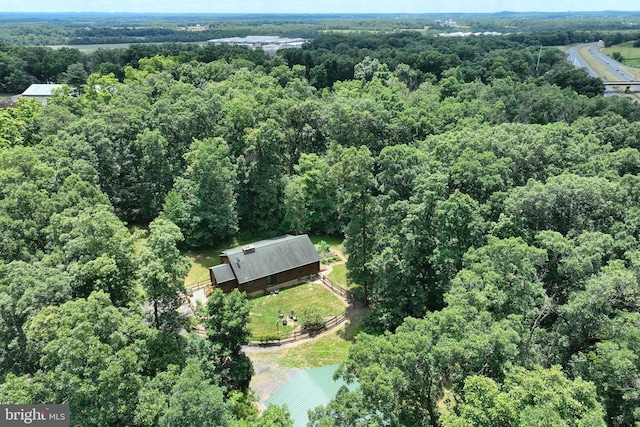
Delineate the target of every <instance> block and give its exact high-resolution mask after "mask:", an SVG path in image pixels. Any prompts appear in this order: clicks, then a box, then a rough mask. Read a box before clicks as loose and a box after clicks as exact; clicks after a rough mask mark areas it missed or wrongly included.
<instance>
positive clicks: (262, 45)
mask: <svg viewBox="0 0 640 427" xmlns="http://www.w3.org/2000/svg"><path fill="white" fill-rule="evenodd" d="M304 42H305V39H301V38H295V39H289V38H284V37H279V36H247V37H228V38H225V39H213V40H208V41H207V43H208V44H213V45H216V46H247V47H250V48H252V49H262V50H264V51H266V52H267V53H268V54H269V55H274V54H275V53H276V52H277V51H278V49H284V48H288V49H291V48H300V47H302V45H303V44H304Z"/></svg>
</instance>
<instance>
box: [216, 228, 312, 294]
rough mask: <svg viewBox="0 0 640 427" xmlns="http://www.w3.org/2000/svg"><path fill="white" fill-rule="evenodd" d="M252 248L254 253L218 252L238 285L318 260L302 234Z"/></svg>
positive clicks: (309, 242) (237, 250) (239, 251)
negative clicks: (226, 258) (226, 261)
mask: <svg viewBox="0 0 640 427" xmlns="http://www.w3.org/2000/svg"><path fill="white" fill-rule="evenodd" d="M252 245H253V247H254V248H255V251H253V252H249V253H245V252H244V251H243V247H240V246H239V247H237V248H233V249H228V250H226V251H223V252H222V254H223V255H226V256H227V257H229V265H230V266H231V268H232V269H233V273H234V274H235V276H236V277H237V278H238V283H240V284H242V283H247V282H250V281H252V280H256V279H260V278H262V277H267V276H270V275H272V274H276V273H280V272H283V271H287V270H291V269H294V268H297V267H302V266H305V265H308V264H311V263H314V262H318V261H320V256H319V255H318V252H317V251H316V248H315V247H314V246H313V243H311V239H309V236H307V235H306V234H301V235H300V236H291V235H285V236H280V237H274V238H272V239H267V240H261V241H259V242H255V243H253V244H252ZM214 274H215V272H214ZM216 277H217V276H216Z"/></svg>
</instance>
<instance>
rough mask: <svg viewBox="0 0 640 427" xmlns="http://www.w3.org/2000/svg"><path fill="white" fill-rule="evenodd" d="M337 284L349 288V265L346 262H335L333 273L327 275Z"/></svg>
mask: <svg viewBox="0 0 640 427" xmlns="http://www.w3.org/2000/svg"><path fill="white" fill-rule="evenodd" d="M327 277H328V278H329V280H331V281H332V282H333V283H335V284H336V285H339V286H341V287H342V288H344V289H349V285H348V282H347V266H346V265H345V264H334V265H333V267H331V273H329V276H327Z"/></svg>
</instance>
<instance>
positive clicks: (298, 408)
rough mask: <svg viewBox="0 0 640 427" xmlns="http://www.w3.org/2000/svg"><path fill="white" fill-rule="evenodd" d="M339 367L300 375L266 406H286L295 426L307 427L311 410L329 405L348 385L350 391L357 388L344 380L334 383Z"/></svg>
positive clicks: (311, 370)
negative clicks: (334, 376) (341, 389)
mask: <svg viewBox="0 0 640 427" xmlns="http://www.w3.org/2000/svg"><path fill="white" fill-rule="evenodd" d="M338 366H339V365H329V366H323V367H321V368H315V369H309V370H306V371H303V372H301V373H299V374H298V375H297V376H296V377H294V378H293V379H292V380H291V381H289V382H288V383H286V384H285V385H284V386H282V388H280V390H278V391H276V392H275V393H274V394H273V395H271V396H270V397H269V398H268V399H267V400H266V401H265V406H269V405H271V404H273V405H283V404H286V405H287V409H288V410H289V412H290V413H291V419H292V420H293V425H294V426H295V427H305V426H306V425H307V422H308V421H309V415H308V411H309V410H310V409H315V408H317V407H318V406H324V405H326V404H327V403H329V401H330V400H331V399H333V398H334V397H335V396H336V394H338V390H340V388H341V387H342V386H343V385H346V386H347V387H348V388H349V390H353V389H355V388H356V387H357V384H350V385H347V383H346V382H345V381H344V380H343V379H338V380H337V381H334V379H333V374H334V373H335V372H336V370H337V369H338Z"/></svg>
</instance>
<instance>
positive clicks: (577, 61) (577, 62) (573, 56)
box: [567, 45, 599, 77]
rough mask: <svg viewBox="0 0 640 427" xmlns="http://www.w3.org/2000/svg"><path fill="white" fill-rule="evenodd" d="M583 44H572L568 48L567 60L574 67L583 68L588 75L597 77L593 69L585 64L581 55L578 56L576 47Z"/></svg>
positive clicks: (578, 47)
mask: <svg viewBox="0 0 640 427" xmlns="http://www.w3.org/2000/svg"><path fill="white" fill-rule="evenodd" d="M582 46H583V45H576V46H572V47H570V48H569V50H568V52H567V53H568V54H569V56H568V58H567V59H568V60H569V62H570V63H571V64H573V66H574V67H576V68H584V69H585V70H586V71H587V73H589V75H590V76H591V77H599V76H598V75H597V74H596V72H595V71H593V69H592V68H591V67H589V65H588V64H587V62H586V61H585V60H584V59H583V58H582V56H580V53H579V52H578V49H580V48H581V47H582ZM589 52H591V49H589Z"/></svg>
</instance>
